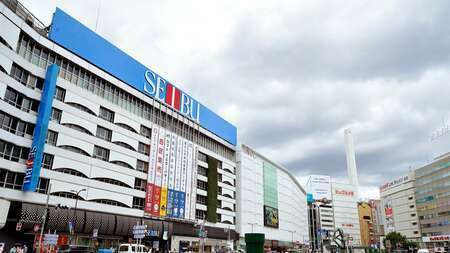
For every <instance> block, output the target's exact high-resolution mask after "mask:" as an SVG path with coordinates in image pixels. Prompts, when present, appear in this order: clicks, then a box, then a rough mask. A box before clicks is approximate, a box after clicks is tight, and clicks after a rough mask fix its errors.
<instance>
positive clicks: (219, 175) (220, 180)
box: [217, 174, 222, 182]
mask: <svg viewBox="0 0 450 253" xmlns="http://www.w3.org/2000/svg"><path fill="white" fill-rule="evenodd" d="M217 181H218V182H222V174H217Z"/></svg>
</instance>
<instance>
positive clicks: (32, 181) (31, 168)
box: [22, 64, 59, 192]
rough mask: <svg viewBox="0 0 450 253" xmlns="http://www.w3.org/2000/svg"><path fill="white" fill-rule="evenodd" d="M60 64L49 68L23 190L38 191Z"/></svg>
mask: <svg viewBox="0 0 450 253" xmlns="http://www.w3.org/2000/svg"><path fill="white" fill-rule="evenodd" d="M58 73H59V66H58V65H56V64H52V65H50V66H49V67H48V68H47V73H46V74H45V81H44V86H43V90H42V94H41V101H40V104H39V110H38V115H37V120H36V126H35V128H34V134H33V141H32V143H31V148H30V152H29V153H28V159H27V161H26V171H25V177H24V179H23V187H22V189H23V191H31V192H34V191H36V187H37V185H38V181H39V177H40V174H41V167H42V159H43V157H44V144H45V140H46V138H47V132H48V123H49V121H50V115H51V113H52V104H53V96H54V95H55V90H56V80H57V79H58Z"/></svg>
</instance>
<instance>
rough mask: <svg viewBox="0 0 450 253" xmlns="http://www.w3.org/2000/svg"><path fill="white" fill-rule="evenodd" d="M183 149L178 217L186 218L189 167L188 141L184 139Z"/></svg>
mask: <svg viewBox="0 0 450 253" xmlns="http://www.w3.org/2000/svg"><path fill="white" fill-rule="evenodd" d="M182 145H183V151H182V160H181V185H180V192H181V194H180V196H179V198H178V203H179V205H180V208H179V210H178V211H179V213H178V218H184V213H185V210H186V209H185V208H186V205H185V204H186V203H185V201H186V169H187V164H186V163H187V141H186V140H185V139H183V144H182Z"/></svg>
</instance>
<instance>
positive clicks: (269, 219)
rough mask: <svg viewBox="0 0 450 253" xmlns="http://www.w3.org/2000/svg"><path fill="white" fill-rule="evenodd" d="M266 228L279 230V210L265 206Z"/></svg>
mask: <svg viewBox="0 0 450 253" xmlns="http://www.w3.org/2000/svg"><path fill="white" fill-rule="evenodd" d="M264 226H267V227H273V228H278V226H279V224H278V209H276V208H273V207H270V206H264Z"/></svg>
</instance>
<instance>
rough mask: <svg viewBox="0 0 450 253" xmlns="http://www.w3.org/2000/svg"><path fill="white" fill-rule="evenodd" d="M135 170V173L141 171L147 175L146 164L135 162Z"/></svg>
mask: <svg viewBox="0 0 450 253" xmlns="http://www.w3.org/2000/svg"><path fill="white" fill-rule="evenodd" d="M136 170H137V171H142V172H144V173H147V172H148V162H144V161H141V160H137V162H136Z"/></svg>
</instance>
